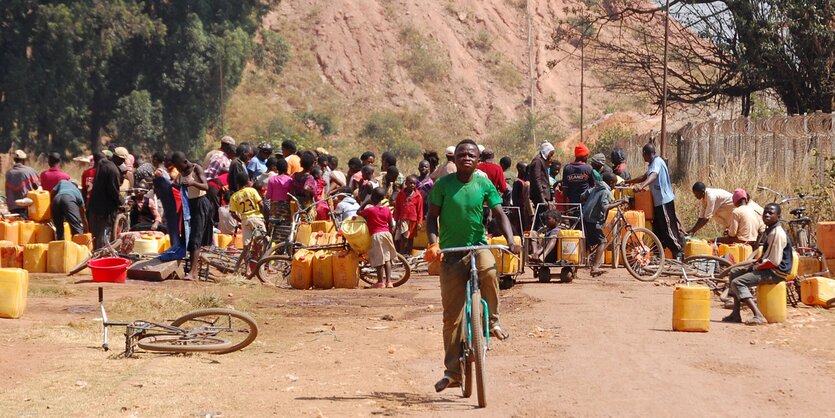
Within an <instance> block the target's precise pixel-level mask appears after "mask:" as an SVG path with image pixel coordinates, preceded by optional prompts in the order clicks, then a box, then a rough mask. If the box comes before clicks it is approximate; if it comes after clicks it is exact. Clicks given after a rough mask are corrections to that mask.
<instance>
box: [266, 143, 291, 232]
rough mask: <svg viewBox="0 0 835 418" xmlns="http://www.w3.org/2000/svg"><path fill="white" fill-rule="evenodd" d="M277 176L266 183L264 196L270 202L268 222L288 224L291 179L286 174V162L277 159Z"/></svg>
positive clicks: (282, 159)
mask: <svg viewBox="0 0 835 418" xmlns="http://www.w3.org/2000/svg"><path fill="white" fill-rule="evenodd" d="M276 171H277V172H278V174H277V175H275V176H273V177H272V178H270V179H269V180H268V181H267V193H266V194H265V195H264V196H265V197H266V198H267V199H269V201H270V220H271V221H272V222H275V221H281V223H283V224H287V223H289V222H290V196H288V193H290V188H291V187H293V178H292V177H290V175H288V174H287V160H285V159H284V158H279V159H277V161H276Z"/></svg>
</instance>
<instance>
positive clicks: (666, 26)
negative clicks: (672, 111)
mask: <svg viewBox="0 0 835 418" xmlns="http://www.w3.org/2000/svg"><path fill="white" fill-rule="evenodd" d="M664 11H665V13H664V76H663V78H662V79H661V85H662V90H663V94H664V96H663V97H662V98H661V138H660V141H661V144H660V145H661V146H660V147H659V148H660V149H659V155H660V156H661V158H664V146H665V144H666V143H667V59H668V57H667V51H668V49H669V47H670V0H665V1H664Z"/></svg>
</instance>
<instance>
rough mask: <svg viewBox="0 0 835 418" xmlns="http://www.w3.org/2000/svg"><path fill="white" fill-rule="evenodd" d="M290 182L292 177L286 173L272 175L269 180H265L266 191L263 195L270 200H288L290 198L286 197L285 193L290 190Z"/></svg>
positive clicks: (291, 182)
mask: <svg viewBox="0 0 835 418" xmlns="http://www.w3.org/2000/svg"><path fill="white" fill-rule="evenodd" d="M292 184H293V178H292V177H290V176H288V175H287V174H279V175H277V176H272V177H271V178H270V180H269V181H267V193H266V195H265V196H266V197H267V199H269V200H270V201H271V202H280V201H285V200H289V199H290V198H289V197H287V193H289V192H290V187H291V186H292Z"/></svg>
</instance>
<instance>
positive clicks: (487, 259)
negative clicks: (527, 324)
mask: <svg viewBox="0 0 835 418" xmlns="http://www.w3.org/2000/svg"><path fill="white" fill-rule="evenodd" d="M459 257H461V255H460V254H454V255H453V256H452V257H450V256H449V255H448V254H447V255H444V260H443V261H442V262H441V302H442V304H443V307H444V351H445V355H444V366H446V371H445V372H444V374H446V375H448V376H452V377H455V378H457V379H459V380H460V377H461V367H460V364H459V363H458V360H459V358H460V357H461V341H463V339H464V335H463V333H462V330H461V321H462V320H463V319H464V304H465V303H466V298H467V280H469V278H470V265H469V264H470V257H469V255H468V254H466V255H464V257H462V258H459ZM475 259H476V268H477V270H478V280H479V288H480V289H481V297H482V298H484V300H486V301H487V307H488V309H489V310H490V325H489V326H488V329H489V328H492V327H493V325H495V324H497V323H498V321H499V282H498V275H497V274H496V259H495V258H494V257H493V254H492V253H491V252H490V251H489V250H480V251H477V252H476V257H475ZM480 302H481V301H477V300H473V303H474V304H475V303H480Z"/></svg>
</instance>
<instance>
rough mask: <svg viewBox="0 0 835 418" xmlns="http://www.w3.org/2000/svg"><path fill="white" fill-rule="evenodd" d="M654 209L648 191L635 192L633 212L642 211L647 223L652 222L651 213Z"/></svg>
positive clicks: (650, 194)
mask: <svg viewBox="0 0 835 418" xmlns="http://www.w3.org/2000/svg"><path fill="white" fill-rule="evenodd" d="M654 208H655V205H654V204H653V202H652V193H651V192H650V191H649V190H641V191H638V192H635V210H640V211H643V212H644V216H645V219H646V220H647V221H651V220H652V211H653V209H654Z"/></svg>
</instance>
